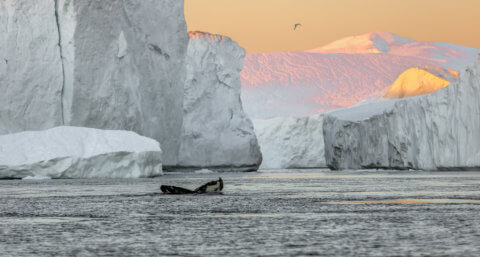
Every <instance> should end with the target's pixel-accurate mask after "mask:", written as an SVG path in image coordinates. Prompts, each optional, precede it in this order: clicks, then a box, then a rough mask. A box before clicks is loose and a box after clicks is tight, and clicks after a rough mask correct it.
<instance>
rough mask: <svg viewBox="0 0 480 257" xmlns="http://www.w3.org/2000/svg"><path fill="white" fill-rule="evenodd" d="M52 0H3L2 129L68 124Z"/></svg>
mask: <svg viewBox="0 0 480 257" xmlns="http://www.w3.org/2000/svg"><path fill="white" fill-rule="evenodd" d="M58 40H59V39H58V31H57V23H56V20H55V7H54V1H52V0H38V1H30V0H15V1H0V91H1V93H0V135H1V134H8V133H14V132H19V131H23V130H29V129H45V128H50V127H53V126H58V125H61V124H62V117H61V115H62V105H61V97H62V85H63V74H62V62H61V59H60V48H59V47H58V42H59V41H58Z"/></svg>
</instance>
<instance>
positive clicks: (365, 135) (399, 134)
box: [323, 64, 480, 170]
mask: <svg viewBox="0 0 480 257" xmlns="http://www.w3.org/2000/svg"><path fill="white" fill-rule="evenodd" d="M323 129H324V137H325V157H326V162H327V165H328V166H329V167H331V168H333V169H357V168H389V169H390V168H395V169H407V168H412V169H423V170H444V169H479V168H480V65H479V64H476V65H473V66H471V67H469V68H467V69H466V70H465V71H463V72H461V73H460V76H459V79H458V81H457V82H455V83H453V84H451V85H450V86H448V87H446V88H443V89H440V90H438V91H436V92H434V93H432V94H430V95H423V96H416V97H411V98H405V99H400V100H391V101H386V102H381V103H373V104H366V105H363V106H359V107H352V108H348V109H343V110H339V111H335V112H332V113H329V114H327V115H326V116H325V118H324V126H323Z"/></svg>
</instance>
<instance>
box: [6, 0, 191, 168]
mask: <svg viewBox="0 0 480 257" xmlns="http://www.w3.org/2000/svg"><path fill="white" fill-rule="evenodd" d="M183 7H184V3H183V1H178V0H162V1H157V0H142V1H131V0H126V1H124V0H111V1H95V0H84V1H71V0H37V1H28V0H10V1H1V2H0V12H1V14H2V15H0V24H1V26H0V90H1V91H2V94H1V96H0V102H1V107H0V120H1V122H0V134H8V133H14V132H19V131H24V130H41V129H46V128H51V127H54V126H58V125H74V126H85V127H94V128H103V129H122V130H133V131H135V132H138V133H139V134H142V135H144V136H148V137H152V138H154V139H156V140H158V141H160V143H161V144H162V147H164V149H165V156H164V158H165V163H166V164H167V165H175V164H176V161H177V160H176V159H177V155H178V150H179V147H180V131H181V126H182V106H183V82H184V76H185V72H184V69H185V65H184V61H185V54H186V50H187V43H188V35H187V30H186V23H185V19H184V8H183Z"/></svg>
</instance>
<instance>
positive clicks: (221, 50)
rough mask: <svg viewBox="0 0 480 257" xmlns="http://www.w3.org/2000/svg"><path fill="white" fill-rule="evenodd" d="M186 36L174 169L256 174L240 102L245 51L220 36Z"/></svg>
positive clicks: (256, 159) (253, 142)
mask: <svg viewBox="0 0 480 257" xmlns="http://www.w3.org/2000/svg"><path fill="white" fill-rule="evenodd" d="M190 36H191V39H190V43H189V45H188V53H187V64H186V66H187V76H186V80H185V85H184V87H185V101H184V106H183V112H184V113H183V115H184V117H183V129H182V144H181V148H180V154H179V166H181V167H205V168H219V169H222V170H225V169H227V170H252V169H253V170H255V169H257V168H258V166H259V165H260V162H261V160H262V157H261V153H260V149H259V146H258V143H257V138H256V136H255V133H254V130H253V126H252V123H251V121H250V119H249V118H248V117H247V116H246V114H245V113H244V111H243V107H242V103H241V100H240V87H241V84H240V76H239V72H240V70H241V69H242V64H243V58H244V56H245V51H244V50H243V48H241V47H239V46H238V44H237V43H235V42H234V41H232V40H231V39H230V38H228V37H224V36H221V35H213V34H209V33H204V32H192V33H190Z"/></svg>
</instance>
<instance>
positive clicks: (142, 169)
mask: <svg viewBox="0 0 480 257" xmlns="http://www.w3.org/2000/svg"><path fill="white" fill-rule="evenodd" d="M161 155H162V152H161V150H160V144H159V143H158V142H157V141H155V140H153V139H150V138H147V137H143V136H139V135H138V134H136V133H134V132H129V131H119V130H99V129H91V128H80V127H66V126H64V127H55V128H52V129H48V130H44V131H26V132H20V133H15V134H8V135H3V136H0V178H25V177H28V176H30V177H33V178H39V177H51V178H140V177H154V176H159V175H162V162H161V158H162V157H161Z"/></svg>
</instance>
